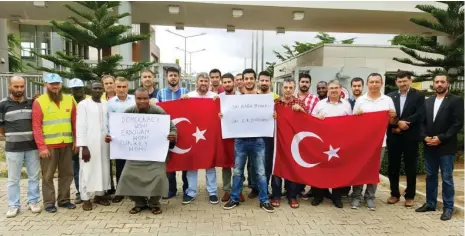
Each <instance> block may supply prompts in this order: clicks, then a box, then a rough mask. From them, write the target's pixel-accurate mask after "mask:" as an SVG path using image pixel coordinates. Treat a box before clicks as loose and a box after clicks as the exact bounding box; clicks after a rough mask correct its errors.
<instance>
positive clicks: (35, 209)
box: [28, 202, 42, 213]
mask: <svg viewBox="0 0 465 236" xmlns="http://www.w3.org/2000/svg"><path fill="white" fill-rule="evenodd" d="M28 208H29V210H31V212H32V213H40V212H41V211H42V209H41V208H40V206H39V204H37V202H32V203H29V206H28Z"/></svg>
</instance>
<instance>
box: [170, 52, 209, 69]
mask: <svg viewBox="0 0 465 236" xmlns="http://www.w3.org/2000/svg"><path fill="white" fill-rule="evenodd" d="M176 49H178V50H181V51H184V53H189V61H190V63H189V75H190V74H192V54H194V53H197V52H203V51H205V50H207V49H205V48H204V49H200V50H196V51H192V52H190V51H187V50H184V49H182V48H179V47H176ZM186 69H187V68H186Z"/></svg>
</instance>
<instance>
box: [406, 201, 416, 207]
mask: <svg viewBox="0 0 465 236" xmlns="http://www.w3.org/2000/svg"><path fill="white" fill-rule="evenodd" d="M414 205H415V201H414V200H413V199H405V207H413V206H414Z"/></svg>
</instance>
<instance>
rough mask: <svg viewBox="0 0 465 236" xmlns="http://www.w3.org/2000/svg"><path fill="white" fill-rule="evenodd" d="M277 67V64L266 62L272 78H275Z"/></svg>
mask: <svg viewBox="0 0 465 236" xmlns="http://www.w3.org/2000/svg"><path fill="white" fill-rule="evenodd" d="M275 65H276V62H266V69H265V71H267V72H268V73H270V75H271V78H273V75H274V66H275Z"/></svg>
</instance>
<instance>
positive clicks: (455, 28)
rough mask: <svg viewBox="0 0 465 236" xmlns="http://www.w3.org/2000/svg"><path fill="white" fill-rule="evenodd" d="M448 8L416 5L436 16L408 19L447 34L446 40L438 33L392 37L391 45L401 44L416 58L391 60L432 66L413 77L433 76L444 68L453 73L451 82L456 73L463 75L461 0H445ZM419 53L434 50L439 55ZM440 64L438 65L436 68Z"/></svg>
mask: <svg viewBox="0 0 465 236" xmlns="http://www.w3.org/2000/svg"><path fill="white" fill-rule="evenodd" d="M441 3H443V4H446V5H445V6H447V9H441V8H438V7H435V6H431V5H417V6H416V8H417V9H420V10H421V11H424V12H427V13H429V14H430V15H431V16H433V17H434V18H435V19H436V20H435V21H430V20H427V19H423V18H421V19H420V18H411V19H410V21H411V22H413V23H415V24H417V25H419V26H422V27H425V28H428V29H429V30H431V31H433V32H440V33H442V34H446V35H447V36H446V37H447V39H448V41H449V43H448V44H441V43H439V42H438V40H437V36H413V35H397V36H396V37H394V39H393V40H392V41H391V44H393V45H401V46H402V47H401V50H402V51H403V52H405V53H406V54H407V55H409V56H411V57H412V58H414V59H415V60H411V59H409V58H396V57H395V58H393V60H395V61H398V62H401V63H405V64H409V65H414V66H421V67H431V69H428V70H427V73H426V74H422V75H416V77H417V78H416V81H423V80H429V79H432V75H433V74H435V73H438V72H446V73H449V74H450V75H451V76H452V81H451V83H453V82H454V81H455V80H456V79H457V77H458V76H462V77H463V63H464V60H463V53H464V50H463V44H464V42H463V40H464V38H463V31H464V29H463V27H464V24H463V20H464V12H463V5H464V3H463V1H462V2H445V1H441ZM422 53H433V54H439V55H441V57H440V58H437V59H433V58H428V57H426V56H424V54H423V55H422ZM435 67H436V68H439V69H435Z"/></svg>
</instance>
